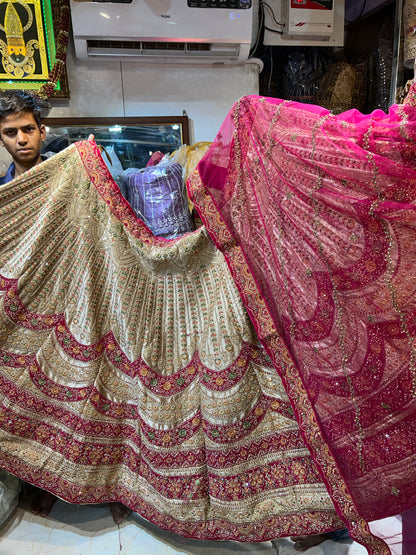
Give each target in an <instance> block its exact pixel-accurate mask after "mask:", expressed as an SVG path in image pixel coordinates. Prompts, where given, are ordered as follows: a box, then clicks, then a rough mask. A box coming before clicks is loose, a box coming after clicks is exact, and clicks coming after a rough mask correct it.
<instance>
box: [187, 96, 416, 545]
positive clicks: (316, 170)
mask: <svg viewBox="0 0 416 555" xmlns="http://www.w3.org/2000/svg"><path fill="white" fill-rule="evenodd" d="M414 94H415V89H414V88H412V89H411V91H410V93H409V97H408V100H407V104H405V105H401V106H393V107H392V108H391V109H390V111H389V113H388V114H387V115H386V114H385V113H383V112H382V111H376V112H374V113H372V114H370V115H362V114H360V113H359V112H358V111H356V110H352V111H349V112H346V113H344V114H341V115H339V116H334V115H332V114H331V113H329V112H328V111H327V110H325V109H322V108H319V107H317V106H309V105H302V104H298V103H294V102H286V101H281V100H279V99H272V98H267V99H266V98H261V97H257V96H251V97H245V98H242V99H241V100H239V101H238V102H237V103H236V104H235V106H234V107H233V109H232V110H231V112H230V113H229V115H228V116H227V118H226V120H225V122H224V124H223V125H222V127H221V129H220V132H219V134H218V135H217V137H216V140H215V142H214V143H213V145H212V147H211V149H210V150H209V151H208V153H207V155H206V156H205V158H204V159H203V160H202V161H201V163H200V164H199V167H198V171H197V172H196V173H195V174H194V176H193V177H192V178H191V180H190V181H189V183H188V187H189V190H190V193H191V195H192V198H193V201H194V203H195V206H196V207H197V209H198V211H199V213H200V215H201V217H202V219H203V221H204V223H205V225H206V226H207V228H208V230H209V233H210V235H211V237H212V238H213V240H214V242H215V243H216V245H217V246H218V247H219V248H220V249H221V250H222V252H223V253H224V255H225V257H226V260H227V263H228V265H229V268H230V270H231V273H232V275H233V277H234V280H235V283H236V284H237V286H238V288H239V291H240V294H241V295H242V298H243V301H244V303H245V306H246V308H247V310H248V312H249V314H250V317H251V319H252V321H253V323H254V325H255V328H256V331H257V333H258V336H259V338H260V340H261V341H262V343H263V345H264V346H265V347H266V349H267V351H268V353H269V355H270V357H271V359H272V360H273V363H274V365H275V368H276V370H277V372H278V373H279V374H280V376H281V377H282V379H283V383H284V385H285V388H286V391H287V393H288V395H289V398H290V400H291V403H292V406H293V408H294V411H295V414H296V417H297V420H298V423H299V426H300V429H301V431H302V434H303V437H304V439H305V442H306V444H307V445H308V447H309V450H310V452H311V454H312V457H313V460H314V461H315V463H316V464H317V466H318V468H319V470H320V473H321V475H322V477H323V479H324V481H325V483H326V485H327V488H328V491H329V493H330V495H331V497H332V500H333V502H334V504H335V506H336V507H337V510H338V512H339V514H340V515H341V516H342V518H343V519H344V520H345V521H346V522H348V525H349V528H350V532H351V534H352V535H353V537H355V538H356V539H358V540H359V541H363V542H364V543H365V542H366V541H367V540H365V536H366V534H367V532H366V524H365V521H371V520H375V519H380V518H383V517H386V516H389V515H394V514H398V513H400V512H402V511H404V510H406V509H409V508H410V507H412V506H414V505H416V489H415V486H414V484H415V482H416V434H415V430H416V402H415V393H416V370H415V360H416V358H415V356H416V352H415V346H416V340H415V335H416V282H415V279H414V273H415V268H416V211H415V205H414V202H415V197H416V189H415V184H416V164H415V154H416V148H415V143H414V139H415V137H416V110H415V109H414V107H413V106H412V104H413V103H414V100H413V99H414ZM370 543H371V542H370ZM367 547H368V548H369V550H370V551H371V550H372V549H374V553H381V552H383V549H384V548H381V547H374V546H373V547H371V545H370V544H369V543H367Z"/></svg>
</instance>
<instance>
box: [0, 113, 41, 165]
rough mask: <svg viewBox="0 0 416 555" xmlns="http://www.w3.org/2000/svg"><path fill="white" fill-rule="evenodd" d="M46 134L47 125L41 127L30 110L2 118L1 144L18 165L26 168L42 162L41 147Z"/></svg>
mask: <svg viewBox="0 0 416 555" xmlns="http://www.w3.org/2000/svg"><path fill="white" fill-rule="evenodd" d="M45 136H46V130H45V126H44V125H41V126H40V127H39V126H38V124H37V123H36V120H35V118H34V116H33V114H32V113H30V112H18V113H16V114H12V115H10V116H6V117H3V118H1V120H0V144H1V145H2V146H4V147H5V149H6V150H7V152H8V153H9V154H11V156H12V158H13V160H14V162H15V163H16V165H19V166H21V167H22V168H24V169H25V170H29V169H30V168H33V166H36V164H39V163H40V162H41V157H40V149H41V148H42V143H43V141H44V140H45Z"/></svg>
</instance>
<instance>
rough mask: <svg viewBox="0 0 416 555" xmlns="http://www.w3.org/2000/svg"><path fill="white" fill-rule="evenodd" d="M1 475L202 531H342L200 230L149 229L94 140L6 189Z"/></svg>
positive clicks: (1, 270)
mask: <svg viewBox="0 0 416 555" xmlns="http://www.w3.org/2000/svg"><path fill="white" fill-rule="evenodd" d="M0 226H1V229H2V234H1V238H0V290H1V297H0V466H1V467H2V468H4V469H5V470H7V471H9V472H11V473H13V474H14V475H16V476H18V477H19V478H21V479H23V480H26V481H28V482H30V483H32V484H35V485H36V486H38V487H40V488H43V489H45V490H48V491H50V492H52V493H54V494H55V495H57V496H58V497H60V498H62V499H64V500H66V501H69V502H72V503H103V502H108V501H119V502H121V503H124V504H125V505H126V506H128V507H130V508H131V509H133V510H134V511H136V512H137V513H139V514H140V515H141V516H143V517H144V518H146V519H148V520H149V521H151V522H153V523H154V524H156V525H158V526H160V527H162V528H164V529H168V530H171V531H173V532H176V533H178V534H181V535H183V536H187V537H191V538H200V539H224V540H225V539H228V540H230V539H232V540H239V541H262V540H268V539H271V538H276V537H282V536H289V535H291V534H304V533H308V532H309V533H319V532H323V531H326V530H332V529H339V528H342V527H343V526H344V523H343V522H342V520H341V519H340V518H339V516H338V515H337V513H336V511H335V509H334V505H333V502H332V501H331V497H330V495H329V494H328V492H327V489H326V486H325V485H324V483H323V480H322V478H321V477H320V474H319V472H318V471H317V468H316V465H315V464H314V462H313V460H312V458H311V456H310V454H309V450H308V448H307V446H306V445H305V442H304V440H303V438H302V434H301V432H300V429H299V426H298V425H297V422H296V419H295V416H294V413H293V410H292V407H291V404H290V402H289V400H288V397H287V394H286V392H285V390H284V387H283V384H282V381H281V379H280V377H279V375H278V373H277V372H276V370H275V369H274V367H273V365H272V363H271V360H270V357H269V356H268V355H267V353H266V351H265V348H264V347H263V346H262V344H261V343H260V342H259V341H258V338H257V336H256V333H255V331H254V328H253V326H252V324H251V321H250V319H249V318H248V315H247V312H246V310H245V308H244V305H243V303H242V301H241V298H240V295H239V293H238V290H237V288H236V286H235V284H234V280H233V278H232V276H231V274H230V271H229V269H228V266H227V263H226V261H225V258H224V256H223V254H222V253H221V252H220V251H219V250H218V249H217V248H216V247H215V246H214V244H213V242H212V241H211V239H210V238H209V237H208V235H207V233H206V231H205V229H204V228H200V229H199V230H197V231H195V232H193V233H189V234H187V235H185V236H183V237H181V238H179V239H175V240H171V241H166V240H164V239H161V238H158V237H154V236H153V235H152V234H151V232H150V231H149V230H148V229H147V228H146V227H145V226H144V224H142V223H141V222H140V220H138V219H137V218H136V216H135V214H134V212H133V211H132V209H131V207H130V206H129V204H128V203H127V201H126V200H125V199H124V198H123V196H122V195H121V193H120V190H119V189H118V187H117V186H116V184H115V183H114V181H113V180H112V178H111V175H110V173H109V171H108V168H107V167H106V165H105V163H104V161H103V160H102V158H101V154H100V152H99V149H98V148H97V147H96V145H95V144H94V143H91V142H88V141H85V142H81V143H77V144H75V145H72V146H70V147H69V148H68V149H66V150H65V151H63V152H61V153H58V154H56V155H55V156H54V157H52V158H50V159H48V160H47V161H45V162H43V163H42V164H40V165H38V166H36V167H34V168H33V169H31V170H29V171H27V172H26V173H24V174H23V175H22V176H21V177H19V178H18V179H16V180H14V181H12V182H10V183H9V184H7V185H4V186H3V187H1V188H0Z"/></svg>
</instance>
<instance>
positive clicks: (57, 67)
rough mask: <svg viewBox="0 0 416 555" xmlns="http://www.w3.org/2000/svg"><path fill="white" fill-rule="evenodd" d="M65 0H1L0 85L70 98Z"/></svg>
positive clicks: (2, 87)
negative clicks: (66, 59)
mask: <svg viewBox="0 0 416 555" xmlns="http://www.w3.org/2000/svg"><path fill="white" fill-rule="evenodd" d="M68 27H69V5H68V0H13V1H11V0H0V61H1V63H0V89H26V90H31V91H35V92H37V93H38V94H40V96H50V97H52V98H56V97H57V98H69V89H68V79H67V73H66V66H65V62H64V60H65V57H66V46H67V42H68Z"/></svg>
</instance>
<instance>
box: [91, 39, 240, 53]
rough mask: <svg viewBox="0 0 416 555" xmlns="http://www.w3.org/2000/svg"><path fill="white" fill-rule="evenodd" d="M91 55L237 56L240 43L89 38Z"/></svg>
mask: <svg viewBox="0 0 416 555" xmlns="http://www.w3.org/2000/svg"><path fill="white" fill-rule="evenodd" d="M87 49H88V53H89V55H90V56H93V55H96V56H100V55H105V56H111V55H114V56H117V55H119V54H121V53H122V54H123V55H124V56H129V55H131V56H137V55H140V56H160V55H166V56H169V55H171V56H175V57H176V56H187V55H188V56H193V57H194V56H195V57H198V56H205V55H207V54H209V55H210V56H214V57H215V56H224V54H226V55H227V56H229V57H233V56H235V57H237V56H238V54H239V45H237V44H217V43H215V44H212V43H207V42H169V41H160V42H156V41H152V42H150V41H129V40H105V39H101V40H87Z"/></svg>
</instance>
